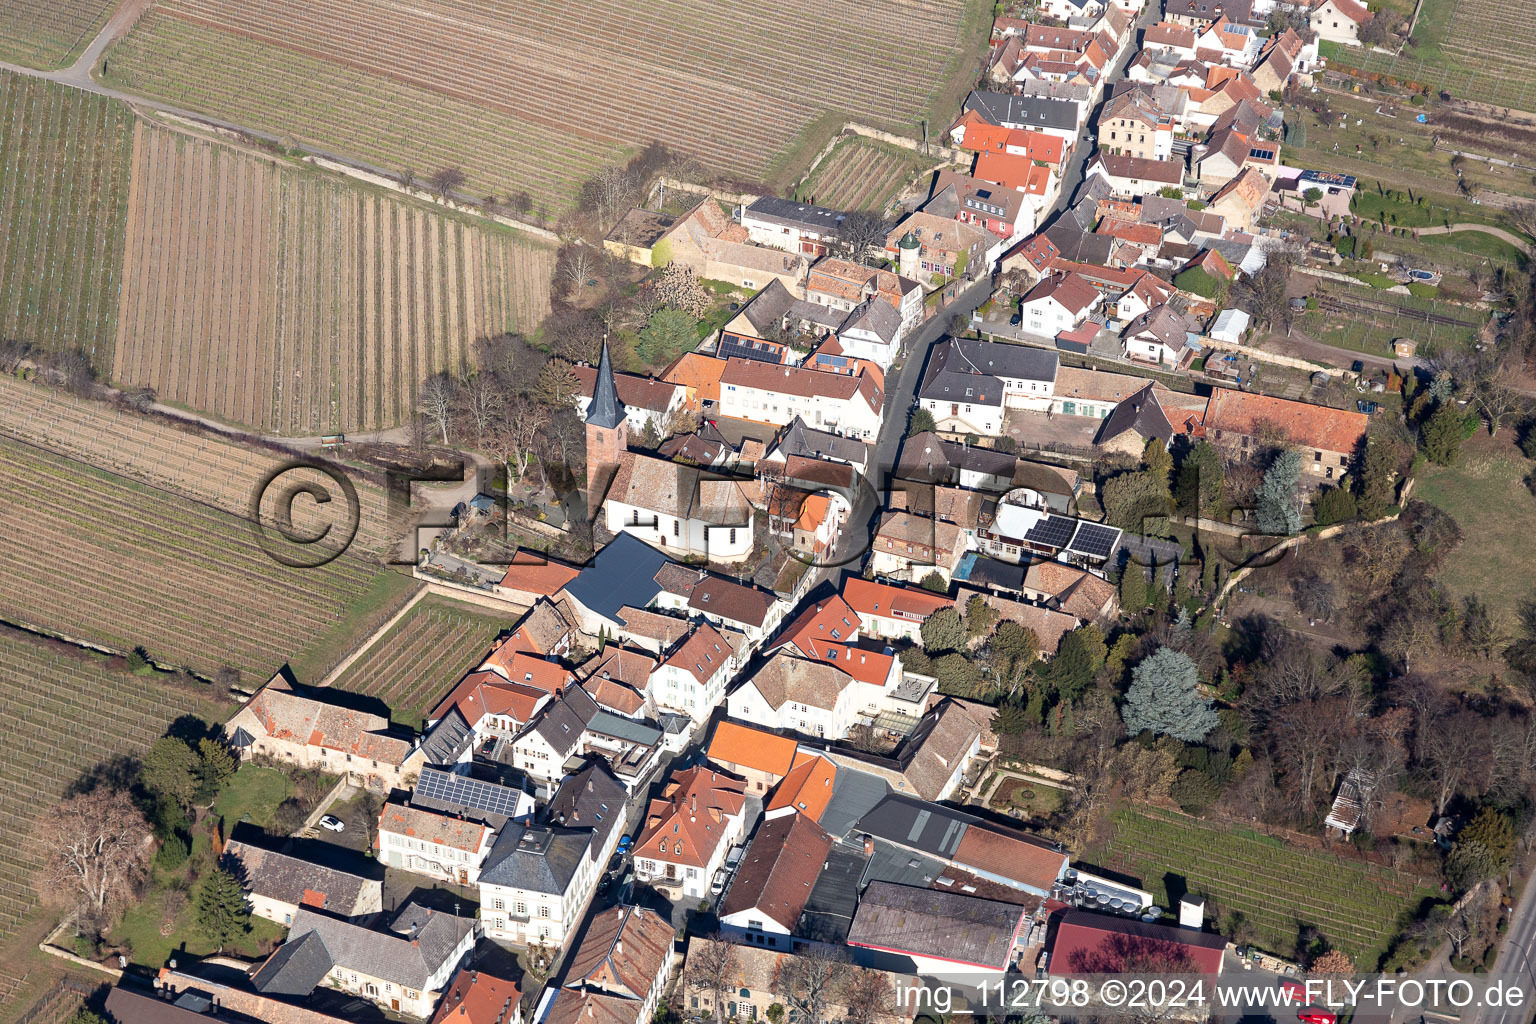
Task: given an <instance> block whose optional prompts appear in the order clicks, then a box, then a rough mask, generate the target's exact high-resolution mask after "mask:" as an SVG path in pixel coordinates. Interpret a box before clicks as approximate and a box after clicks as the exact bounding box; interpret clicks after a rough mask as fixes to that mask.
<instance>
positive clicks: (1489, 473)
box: [1413, 426, 1536, 615]
mask: <svg viewBox="0 0 1536 1024" xmlns="http://www.w3.org/2000/svg"><path fill="white" fill-rule="evenodd" d="M1513 438H1514V431H1513V430H1512V429H1511V428H1510V427H1508V426H1506V427H1504V428H1503V429H1502V430H1501V431H1500V432H1499V436H1498V437H1497V438H1494V439H1492V440H1491V441H1490V440H1489V438H1488V437H1487V434H1486V431H1482V432H1480V433H1479V434H1478V436H1476V437H1474V438H1473V439H1472V440H1471V441H1469V442H1467V443H1466V444H1465V445H1463V446H1462V454H1461V457H1460V458H1459V459H1458V460H1457V462H1456V465H1454V466H1427V467H1425V469H1424V470H1423V472H1421V473H1420V474H1419V478H1418V483H1416V484H1415V485H1414V492H1413V496H1414V497H1415V498H1420V499H1422V500H1424V501H1427V502H1429V503H1430V504H1432V505H1436V506H1438V507H1439V508H1442V509H1444V510H1445V511H1446V512H1448V513H1449V514H1450V515H1451V516H1452V517H1453V518H1455V520H1456V522H1457V523H1458V524H1460V526H1461V532H1462V542H1461V547H1459V548H1457V549H1456V550H1455V551H1453V552H1452V553H1451V555H1450V557H1448V558H1447V559H1446V560H1445V565H1444V566H1443V567H1442V568H1441V570H1440V574H1439V575H1440V579H1441V580H1442V581H1443V582H1444V583H1445V584H1446V586H1447V587H1449V588H1450V589H1451V591H1452V592H1453V593H1455V594H1456V595H1457V596H1458V597H1460V596H1462V595H1465V594H1476V595H1478V596H1479V597H1481V598H1482V599H1483V600H1484V601H1486V602H1488V606H1489V608H1490V609H1492V610H1493V611H1494V612H1496V613H1503V614H1510V615H1512V614H1513V613H1514V609H1515V605H1516V604H1517V603H1518V602H1519V601H1520V600H1522V599H1524V598H1526V597H1529V596H1530V595H1531V592H1532V590H1533V588H1536V584H1533V583H1532V581H1531V579H1530V576H1529V574H1528V573H1523V572H1511V571H1510V570H1511V568H1512V563H1511V561H1510V559H1511V555H1512V553H1517V552H1520V551H1524V550H1526V549H1527V548H1528V546H1529V544H1530V539H1531V538H1532V537H1536V498H1532V497H1531V493H1530V491H1528V490H1526V487H1525V484H1524V482H1523V481H1524V479H1525V476H1526V474H1528V473H1530V472H1531V471H1532V468H1533V466H1532V463H1531V461H1530V460H1529V459H1527V458H1525V457H1524V456H1522V455H1521V454H1520V452H1519V451H1518V450H1517V449H1515V448H1514V446H1513V444H1512V441H1513Z"/></svg>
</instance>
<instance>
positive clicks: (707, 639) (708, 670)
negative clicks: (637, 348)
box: [662, 622, 732, 686]
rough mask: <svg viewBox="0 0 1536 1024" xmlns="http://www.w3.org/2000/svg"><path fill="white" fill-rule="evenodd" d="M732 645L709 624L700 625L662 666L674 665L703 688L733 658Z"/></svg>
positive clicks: (702, 623)
mask: <svg viewBox="0 0 1536 1024" xmlns="http://www.w3.org/2000/svg"><path fill="white" fill-rule="evenodd" d="M731 653H732V651H731V645H730V643H729V642H728V641H727V640H726V639H725V637H723V636H721V635H720V634H719V632H717V631H716V629H715V627H714V626H711V625H710V624H709V623H707V622H701V623H699V626H698V628H697V629H695V630H694V631H693V633H692V634H690V635H689V637H688V639H687V640H684V641H683V642H682V643H681V644H678V646H677V650H675V651H673V652H672V653H671V654H669V655H668V656H667V659H666V660H665V661H663V662H662V665H664V666H665V665H672V666H676V667H677V668H680V669H682V670H683V671H684V672H687V673H688V674H689V675H691V676H693V678H695V679H697V680H698V681H699V684H700V685H701V686H702V685H704V684H705V683H708V682H709V681H710V680H711V679H713V678H714V677H715V675H716V673H718V672H719V671H720V670H721V669H722V668H724V667H725V663H726V661H727V659H729V658H730V656H731Z"/></svg>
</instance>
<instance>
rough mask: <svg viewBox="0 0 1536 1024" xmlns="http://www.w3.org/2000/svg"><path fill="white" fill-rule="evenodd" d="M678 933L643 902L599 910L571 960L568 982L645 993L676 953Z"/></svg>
mask: <svg viewBox="0 0 1536 1024" xmlns="http://www.w3.org/2000/svg"><path fill="white" fill-rule="evenodd" d="M674 934H675V933H674V932H673V930H672V925H671V923H670V922H668V921H667V919H666V918H664V917H662V916H661V915H659V914H657V913H656V912H654V911H651V912H649V913H648V912H646V911H645V910H642V909H641V908H639V907H634V906H619V907H609V908H607V909H606V910H602V911H599V912H597V913H594V914H593V915H592V917H591V919H590V920H589V922H588V924H587V930H586V933H585V934H584V935H583V936H582V938H581V943H580V945H578V946H577V947H576V948H575V949H574V950H572V951H571V953H570V956H569V957H568V958H567V960H566V971H565V987H566V988H589V989H601V990H602V991H604V992H608V993H611V994H613V995H618V996H627V997H628V998H630V999H644V998H645V997H646V995H647V994H648V993H649V992H650V990H651V987H652V986H654V985H655V984H656V983H657V982H658V981H659V980H660V978H661V976H662V974H663V972H664V970H665V968H666V966H667V961H668V960H669V959H670V958H671V956H672V938H673V935H674Z"/></svg>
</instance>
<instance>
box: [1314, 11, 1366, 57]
mask: <svg viewBox="0 0 1536 1024" xmlns="http://www.w3.org/2000/svg"><path fill="white" fill-rule="evenodd" d="M1370 20H1371V12H1370V11H1369V10H1368V9H1367V8H1366V7H1365V5H1364V4H1360V3H1356V2H1355V0H1323V2H1322V3H1321V4H1318V5H1317V6H1316V7H1314V8H1312V13H1311V14H1309V15H1308V16H1307V26H1308V27H1309V28H1311V29H1312V31H1313V32H1316V33H1317V38H1318V39H1322V40H1326V41H1328V42H1330V43H1345V44H1347V45H1350V46H1358V45H1360V26H1361V25H1364V24H1365V23H1366V22H1368V21H1370Z"/></svg>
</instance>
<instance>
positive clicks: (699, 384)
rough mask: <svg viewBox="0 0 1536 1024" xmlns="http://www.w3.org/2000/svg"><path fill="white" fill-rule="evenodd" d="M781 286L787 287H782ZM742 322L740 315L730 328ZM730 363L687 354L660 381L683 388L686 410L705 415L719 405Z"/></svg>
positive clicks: (678, 359) (731, 323)
mask: <svg viewBox="0 0 1536 1024" xmlns="http://www.w3.org/2000/svg"><path fill="white" fill-rule="evenodd" d="M779 287H780V288H783V287H784V286H783V285H782V284H780V285H779ZM759 294H761V293H759ZM741 319H742V318H741V317H740V316H739V315H738V316H737V317H736V319H734V320H732V321H731V322H730V324H729V325H727V326H731V325H736V326H737V327H738V328H739V326H740V324H739V322H740V321H741ZM727 362H728V360H725V359H717V358H715V357H714V356H708V355H704V354H703V353H700V352H684V353H683V354H682V355H680V356H678V357H677V360H676V361H675V362H673V364H672V365H671V366H669V367H667V368H666V369H665V370H663V371H662V372H661V379H662V380H664V381H667V382H669V383H672V384H676V385H677V386H678V387H680V388H682V389H683V408H684V409H687V410H688V411H689V412H703V411H705V410H707V409H713V408H715V407H716V406H717V405H719V404H720V375H721V374H722V373H724V372H725V364H726V363H727Z"/></svg>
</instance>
